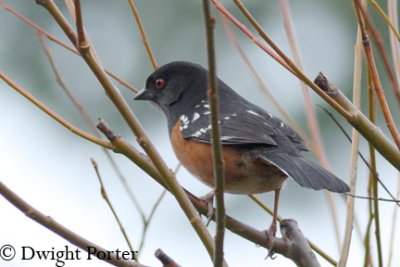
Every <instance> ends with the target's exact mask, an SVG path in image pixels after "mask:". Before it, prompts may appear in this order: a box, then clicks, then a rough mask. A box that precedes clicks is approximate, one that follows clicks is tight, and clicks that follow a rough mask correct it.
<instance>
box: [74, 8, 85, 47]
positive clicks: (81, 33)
mask: <svg viewBox="0 0 400 267" xmlns="http://www.w3.org/2000/svg"><path fill="white" fill-rule="evenodd" d="M74 1H75V6H76V16H75V19H76V31H77V34H78V43H79V44H78V47H83V46H86V37H85V31H84V30H83V18H82V9H81V1H80V0H74Z"/></svg>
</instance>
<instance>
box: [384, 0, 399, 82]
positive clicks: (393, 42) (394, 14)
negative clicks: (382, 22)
mask: <svg viewBox="0 0 400 267" xmlns="http://www.w3.org/2000/svg"><path fill="white" fill-rule="evenodd" d="M387 5H388V7H387V8H388V14H389V19H390V21H391V22H392V24H393V25H395V29H396V31H397V32H399V26H398V1H397V0H388V1H387ZM389 38H390V48H391V51H392V60H393V68H394V73H395V75H396V80H397V83H400V45H399V41H398V40H397V38H396V36H395V34H394V33H393V32H392V31H389Z"/></svg>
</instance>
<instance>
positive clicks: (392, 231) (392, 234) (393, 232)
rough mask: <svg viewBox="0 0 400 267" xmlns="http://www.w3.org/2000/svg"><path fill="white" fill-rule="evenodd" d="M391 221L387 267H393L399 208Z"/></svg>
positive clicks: (399, 180)
mask: <svg viewBox="0 0 400 267" xmlns="http://www.w3.org/2000/svg"><path fill="white" fill-rule="evenodd" d="M397 198H398V199H400V172H399V173H398V174H397ZM390 221H391V224H392V225H391V227H390V238H389V249H388V259H387V265H386V266H387V267H391V266H392V260H393V251H395V250H394V246H395V243H394V240H395V237H396V228H397V227H396V225H397V207H394V208H393V214H392V219H391V220H390Z"/></svg>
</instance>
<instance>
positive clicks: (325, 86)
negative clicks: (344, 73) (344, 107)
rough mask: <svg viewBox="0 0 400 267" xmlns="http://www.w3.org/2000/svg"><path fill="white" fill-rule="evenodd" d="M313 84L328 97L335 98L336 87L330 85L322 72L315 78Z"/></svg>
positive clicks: (336, 93)
mask: <svg viewBox="0 0 400 267" xmlns="http://www.w3.org/2000/svg"><path fill="white" fill-rule="evenodd" d="M314 83H315V84H316V85H317V86H318V87H319V88H320V89H321V90H322V91H324V92H325V93H326V94H327V95H329V96H336V95H338V93H339V92H338V89H337V87H336V86H335V85H333V84H332V83H330V82H329V81H328V78H326V77H325V75H324V74H323V73H322V72H320V73H319V74H318V76H317V77H316V78H315V80H314Z"/></svg>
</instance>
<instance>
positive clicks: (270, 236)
mask: <svg viewBox="0 0 400 267" xmlns="http://www.w3.org/2000/svg"><path fill="white" fill-rule="evenodd" d="M265 234H266V236H267V247H268V255H267V256H266V257H265V259H268V258H271V260H274V259H275V258H276V256H275V252H274V246H275V236H276V224H274V223H272V224H271V226H270V227H269V228H268V230H266V231H265Z"/></svg>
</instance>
